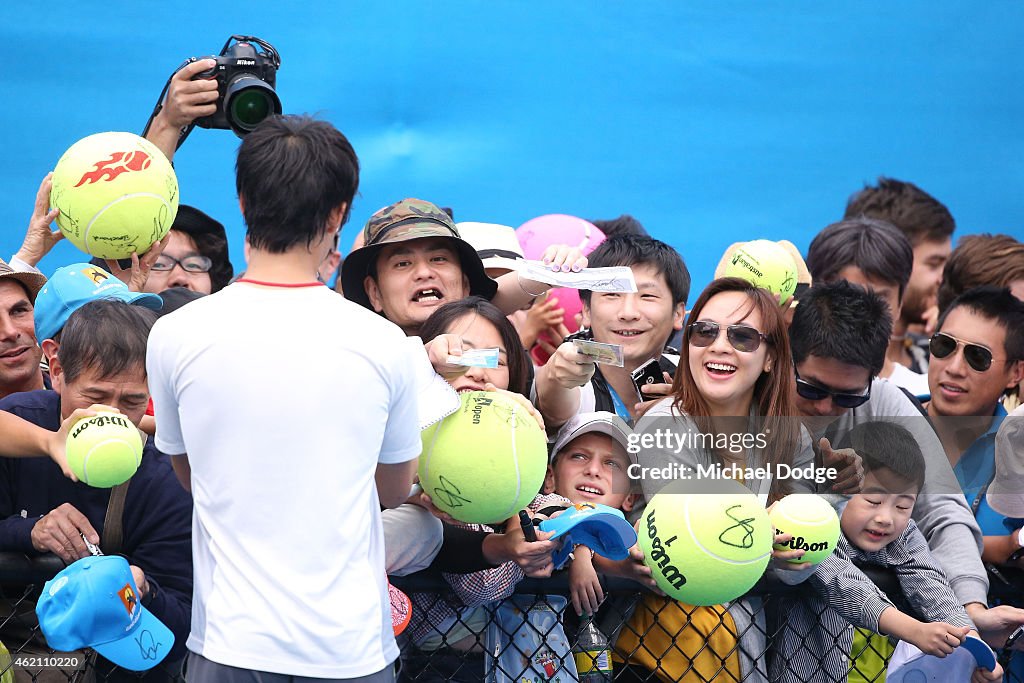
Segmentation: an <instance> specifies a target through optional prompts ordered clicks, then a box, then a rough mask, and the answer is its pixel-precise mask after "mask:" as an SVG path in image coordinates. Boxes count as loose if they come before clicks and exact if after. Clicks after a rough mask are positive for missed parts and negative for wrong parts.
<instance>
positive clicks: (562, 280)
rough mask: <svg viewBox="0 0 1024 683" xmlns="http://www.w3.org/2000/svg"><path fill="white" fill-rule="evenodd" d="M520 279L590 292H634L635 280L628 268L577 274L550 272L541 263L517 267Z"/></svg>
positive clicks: (529, 263)
mask: <svg viewBox="0 0 1024 683" xmlns="http://www.w3.org/2000/svg"><path fill="white" fill-rule="evenodd" d="M518 270H519V275H520V277H524V278H527V279H529V280H534V281H536V282H543V283H545V284H549V285H551V286H553V287H568V288H569V289H589V290H590V291H592V292H620V293H629V292H635V291H636V279H635V278H634V277H633V269H632V268H630V267H629V266H615V267H613V268H584V269H583V270H581V271H579V272H578V273H573V272H568V273H563V272H562V271H555V270H551V268H550V266H546V265H544V263H543V262H541V261H524V262H523V263H522V265H520V266H519V269H518Z"/></svg>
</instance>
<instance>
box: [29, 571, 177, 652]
mask: <svg viewBox="0 0 1024 683" xmlns="http://www.w3.org/2000/svg"><path fill="white" fill-rule="evenodd" d="M36 615H37V616H38V617H39V628H40V629H41V630H42V632H43V635H44V636H46V642H47V644H48V645H49V646H50V647H52V648H53V649H54V650H59V651H61V652H72V651H74V650H80V649H82V648H92V649H94V650H96V652H98V653H100V654H101V655H103V656H104V657H106V658H107V659H109V660H110V661H111V662H113V663H114V664H117V665H118V666H120V667H123V668H125V669H129V670H131V671H146V670H148V669H151V668H153V667H154V666H156V665H157V664H159V663H160V662H161V661H163V659H164V657H166V656H167V653H169V652H170V651H171V646H173V645H174V634H173V633H171V631H170V629H168V628H167V627H166V626H164V625H163V623H162V622H161V621H160V620H159V619H157V618H156V617H155V616H153V614H152V613H150V612H149V611H147V610H146V608H145V607H143V606H142V602H141V598H140V597H139V589H138V588H137V587H136V586H135V578H134V577H133V576H132V571H131V569H130V568H129V566H128V561H127V560H126V559H124V558H123V557H120V556H118V555H102V556H96V557H86V558H83V559H81V560H78V561H77V562H75V563H73V564H71V565H70V566H68V567H67V568H65V569H64V570H63V571H62V572H60V573H59V574H57V576H55V577H53V578H52V579H50V580H49V581H47V582H46V585H45V586H43V594H42V595H41V596H40V598H39V600H38V602H36Z"/></svg>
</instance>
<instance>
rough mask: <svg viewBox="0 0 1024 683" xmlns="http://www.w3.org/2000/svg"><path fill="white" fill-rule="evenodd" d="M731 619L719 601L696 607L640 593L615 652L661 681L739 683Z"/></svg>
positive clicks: (620, 635) (737, 659) (734, 637)
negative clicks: (641, 598) (714, 603)
mask: <svg viewBox="0 0 1024 683" xmlns="http://www.w3.org/2000/svg"><path fill="white" fill-rule="evenodd" d="M738 642H739V641H738V636H737V634H736V622H734V621H733V618H732V615H731V614H729V612H728V611H727V610H726V609H725V607H723V606H722V605H715V606H713V607H695V606H693V605H688V604H686V603H684V602H679V601H677V600H672V599H671V598H663V597H661V596H658V595H654V594H647V595H646V596H644V599H643V602H642V603H641V604H639V605H637V608H636V610H634V612H633V616H632V617H630V620H629V622H628V623H627V624H626V626H625V627H624V628H623V629H622V632H621V633H620V634H619V640H618V642H616V643H615V650H616V654H617V655H619V656H620V657H621V658H622V659H624V660H626V661H627V662H628V663H630V664H639V665H640V666H643V667H644V668H646V669H648V670H650V671H654V672H655V673H656V674H657V676H658V678H659V679H661V680H663V681H691V680H692V681H722V682H723V683H724V682H725V681H739V680H740V675H741V672H740V658H739V654H738V652H739V647H738Z"/></svg>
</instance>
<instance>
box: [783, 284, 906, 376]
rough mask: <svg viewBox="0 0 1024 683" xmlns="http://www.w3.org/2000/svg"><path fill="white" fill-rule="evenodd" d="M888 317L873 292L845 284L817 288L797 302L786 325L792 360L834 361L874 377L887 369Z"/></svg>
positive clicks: (890, 330) (890, 320) (879, 299)
mask: <svg viewBox="0 0 1024 683" xmlns="http://www.w3.org/2000/svg"><path fill="white" fill-rule="evenodd" d="M890 334H892V313H891V312H890V311H889V306H888V304H886V303H885V301H884V300H883V299H882V297H880V296H878V295H877V294H875V293H874V292H871V291H869V290H867V289H865V288H864V287H859V286H857V285H853V284H850V283H849V282H846V281H845V280H839V281H837V282H830V283H827V284H820V285H819V284H815V285H814V286H813V287H811V288H810V289H809V290H807V292H805V293H804V295H803V296H802V297H801V298H800V303H799V304H798V305H797V307H796V310H795V311H794V313H793V322H792V323H791V324H790V326H789V341H790V346H791V348H792V350H793V362H794V363H797V364H799V363H803V362H804V361H805V360H807V357H808V356H817V357H819V358H834V359H835V360H838V361H840V362H842V363H846V364H848V365H855V366H857V367H861V368H865V369H867V370H870V371H871V376H872V377H874V376H876V375H877V374H878V373H879V372H881V371H882V366H883V365H885V350H886V347H887V346H888V344H889V335H890Z"/></svg>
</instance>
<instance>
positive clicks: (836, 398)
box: [793, 368, 871, 408]
mask: <svg viewBox="0 0 1024 683" xmlns="http://www.w3.org/2000/svg"><path fill="white" fill-rule="evenodd" d="M793 372H794V374H795V375H796V393H797V394H799V395H800V398H805V399H807V400H808V401H822V400H824V399H826V398H831V399H832V403H834V404H835V405H837V406H838V407H840V408H857V407H859V406H862V405H864V404H865V403H867V402H868V399H870V398H871V383H870V382H868V389H867V391H866V392H864V393H863V394H849V393H846V392H843V391H832V390H831V389H826V388H825V387H819V386H818V385H817V384H811V383H810V382H808V381H807V380H805V379H801V378H800V373H799V372H797V371H796V368H793Z"/></svg>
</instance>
